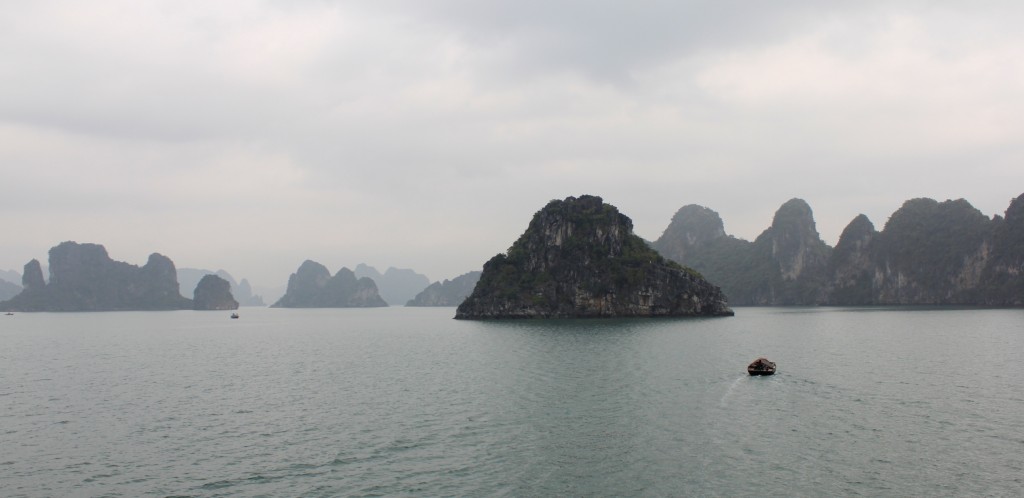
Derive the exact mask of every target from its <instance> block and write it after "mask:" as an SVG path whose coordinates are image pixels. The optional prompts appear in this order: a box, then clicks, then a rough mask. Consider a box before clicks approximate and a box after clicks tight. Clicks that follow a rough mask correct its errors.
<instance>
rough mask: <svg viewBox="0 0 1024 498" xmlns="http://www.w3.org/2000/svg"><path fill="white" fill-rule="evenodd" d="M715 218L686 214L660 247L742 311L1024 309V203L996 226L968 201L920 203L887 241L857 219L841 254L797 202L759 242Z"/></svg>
mask: <svg viewBox="0 0 1024 498" xmlns="http://www.w3.org/2000/svg"><path fill="white" fill-rule="evenodd" d="M705 209H706V208H700V209H697V208H693V207H690V206H687V207H685V208H683V209H681V210H680V211H679V213H677V214H676V216H675V217H674V218H673V220H672V223H671V224H670V225H669V227H668V228H666V230H665V233H664V234H663V235H662V237H661V238H659V239H658V240H657V241H655V242H654V244H653V246H654V247H655V248H656V249H658V250H659V251H660V252H662V254H664V255H665V256H666V257H668V258H671V259H673V260H675V261H677V262H679V263H681V264H686V265H689V266H692V267H693V268H695V269H696V270H698V271H700V272H701V273H703V274H704V275H706V276H708V278H709V279H712V280H714V281H715V282H718V283H720V285H722V289H723V291H724V292H725V294H726V295H727V296H728V297H729V300H730V302H731V303H733V304H735V305H789V304H800V305H813V304H825V305H874V304H879V305H903V304H915V305H921V304H949V305H987V306H1022V305H1024V195H1022V196H1020V197H1017V198H1016V199H1014V200H1013V201H1012V202H1011V204H1010V207H1009V208H1008V209H1007V210H1006V216H1005V218H1004V217H1000V216H995V217H994V218H993V219H989V218H987V217H986V216H985V215H984V214H982V213H981V212H980V211H978V210H977V209H975V208H974V207H973V206H971V205H970V203H968V202H967V201H965V200H963V199H958V200H947V201H943V202H938V201H935V200H932V199H911V200H909V201H907V202H906V203H904V204H903V206H901V207H900V209H898V210H897V211H896V212H895V213H893V215H892V216H891V217H890V218H889V221H888V222H887V223H886V224H885V227H884V228H883V230H882V231H881V232H879V231H876V230H875V227H874V225H873V224H872V223H871V220H869V219H868V218H867V217H866V216H864V215H859V216H857V217H856V218H854V219H853V221H851V222H850V224H849V225H847V227H846V229H845V230H843V233H842V235H841V236H840V238H839V242H838V243H837V244H836V247H835V249H834V250H833V249H832V248H830V247H828V246H827V245H826V244H824V242H822V241H821V239H820V238H819V237H818V235H817V231H816V230H815V228H814V221H813V216H812V214H811V211H810V207H809V206H807V205H806V203H804V202H803V201H799V200H797V199H794V200H792V201H789V202H787V203H786V204H785V205H783V207H782V208H780V209H779V211H778V212H777V213H776V216H775V220H774V221H773V223H772V227H771V228H769V229H768V230H766V231H765V232H764V233H762V234H761V235H760V236H759V237H758V238H757V239H756V240H755V241H754V242H752V243H751V242H746V241H743V240H739V239H735V238H732V237H729V236H727V235H724V234H723V233H722V232H720V231H718V230H717V227H715V226H712V228H711V229H708V228H706V226H707V225H709V222H708V220H712V221H713V220H715V219H718V217H717V214H716V215H714V216H712V215H710V214H708V212H706V211H704V210H705ZM707 211H710V210H707ZM711 213H713V211H711ZM710 225H713V223H711V224H710Z"/></svg>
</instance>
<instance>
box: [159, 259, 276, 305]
mask: <svg viewBox="0 0 1024 498" xmlns="http://www.w3.org/2000/svg"><path fill="white" fill-rule="evenodd" d="M206 275H217V276H218V277H220V278H222V279H224V280H226V281H227V282H228V283H229V284H230V285H231V294H232V295H233V296H234V297H235V299H237V300H238V303H239V305H241V306H266V303H265V302H264V301H263V297H261V296H259V295H257V294H253V290H252V286H251V285H249V281H248V280H246V279H244V278H243V279H242V281H241V282H235V278H234V277H232V276H231V274H230V273H228V272H227V271H225V270H217V271H211V270H203V269H197V268H178V284H179V286H180V287H181V289H182V290H183V291H184V290H186V289H195V288H196V286H197V285H199V282H200V281H201V280H202V278H203V277H204V276H206Z"/></svg>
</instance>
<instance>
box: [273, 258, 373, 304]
mask: <svg viewBox="0 0 1024 498" xmlns="http://www.w3.org/2000/svg"><path fill="white" fill-rule="evenodd" d="M387 305H388V303H387V302H385V301H384V299H382V298H381V297H380V294H379V293H378V291H377V284H376V283H374V281H373V279H370V278H367V277H362V278H359V277H356V274H355V273H354V272H353V271H352V270H349V269H348V268H342V269H340V270H338V272H337V273H336V274H334V275H333V276H332V275H331V272H330V271H328V270H327V267H325V266H324V265H322V264H320V263H317V262H316V261H312V260H308V259H307V260H306V261H304V262H303V263H302V264H301V265H299V269H298V270H296V271H295V273H292V274H291V276H290V277H288V290H287V291H286V292H285V294H284V296H281V299H278V300H277V302H275V303H274V304H273V305H271V308H375V307H383V306H387Z"/></svg>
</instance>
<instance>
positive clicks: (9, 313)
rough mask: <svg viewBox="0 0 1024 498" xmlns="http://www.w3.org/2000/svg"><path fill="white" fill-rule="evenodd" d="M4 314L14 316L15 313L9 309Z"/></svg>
mask: <svg viewBox="0 0 1024 498" xmlns="http://www.w3.org/2000/svg"><path fill="white" fill-rule="evenodd" d="M4 315H7V316H13V315H14V313H11V312H10V311H8V312H7V313H4Z"/></svg>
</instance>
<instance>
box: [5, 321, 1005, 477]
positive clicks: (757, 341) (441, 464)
mask: <svg viewBox="0 0 1024 498" xmlns="http://www.w3.org/2000/svg"><path fill="white" fill-rule="evenodd" d="M736 311H737V314H736V316H735V317H733V318H720V319H692V320H674V319H671V320H670V319H666V320H629V321H624V320H565V321H515V322H511V321H510V322H466V321H455V320H452V319H451V316H452V315H453V314H454V310H453V309H452V308H441V309H423V308H420V309H415V308H394V307H393V308H382V309H337V310H327V309H322V310H288V309H263V308H259V309H255V308H254V309H249V308H245V309H242V310H241V314H242V317H241V319H239V320H230V319H228V313H226V312H165V313H153V312H134V313H64V314H60V313H18V314H16V315H14V316H8V317H2V319H0V344H2V348H0V447H2V448H3V456H0V488H2V489H3V492H2V494H3V495H5V496H65V495H79V496H100V495H104V496H140V495H152V496H166V495H178V496H236V495H244V496H252V495H272V496H281V495H285V496H299V495H301V496H336V495H460V496H480V495H508V496H529V495H602V496H615V495H618V496H622V495H722V496H738V495H751V494H755V493H756V494H762V493H772V494H776V495H844V496H851V495H866V496H878V495H887V496H926V495H945V496H948V495H957V496H978V495H1015V494H1018V493H1019V492H1020V490H1021V489H1022V488H1024V478H1022V477H1021V476H1022V475H1024V460H1022V459H1021V458H1020V454H1021V452H1022V450H1024V416H1022V415H1024V393H1022V391H1021V388H1020V385H1021V384H1020V381H1019V379H1018V378H1017V377H1016V375H1017V373H1018V372H1019V367H1018V363H1019V361H1020V359H1019V354H1020V352H1021V351H1024V334H1022V333H1021V327H1020V324H1021V323H1024V311H1022V310H964V309H864V308H859V309H837V308H737V310H736ZM761 355H765V356H768V357H769V358H771V359H772V360H774V361H776V362H777V363H778V365H779V373H778V374H777V375H775V376H773V377H767V378H751V377H749V376H747V375H746V373H745V366H746V364H747V363H749V362H750V361H751V360H752V359H754V358H756V357H757V356H761Z"/></svg>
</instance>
